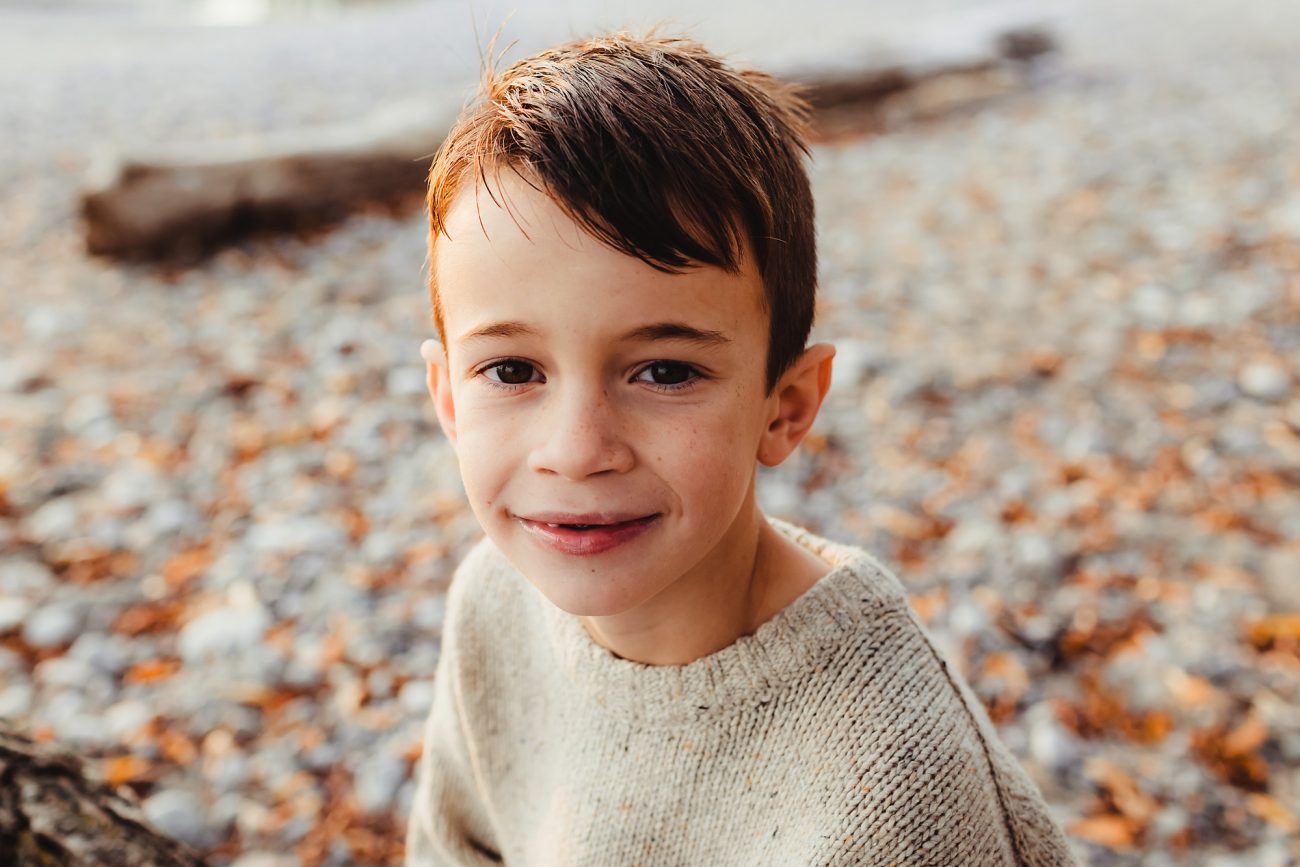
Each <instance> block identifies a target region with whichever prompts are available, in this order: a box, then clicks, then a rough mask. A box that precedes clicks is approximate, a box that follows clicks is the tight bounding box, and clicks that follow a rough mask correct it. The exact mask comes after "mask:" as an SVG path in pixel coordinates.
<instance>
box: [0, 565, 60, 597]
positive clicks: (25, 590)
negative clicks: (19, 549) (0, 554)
mask: <svg viewBox="0 0 1300 867" xmlns="http://www.w3.org/2000/svg"><path fill="white" fill-rule="evenodd" d="M53 582H55V573H53V572H51V571H49V568H48V567H47V565H45V564H44V563H38V562H36V560H30V559H27V558H18V556H16V558H8V559H4V560H0V593H6V594H12V595H31V594H34V593H35V594H44V593H48V591H49V586H51V585H52V584H53Z"/></svg>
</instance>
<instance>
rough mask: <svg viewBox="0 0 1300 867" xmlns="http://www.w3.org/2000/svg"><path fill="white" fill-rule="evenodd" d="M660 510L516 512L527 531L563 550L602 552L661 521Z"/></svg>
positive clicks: (537, 538)
mask: <svg viewBox="0 0 1300 867" xmlns="http://www.w3.org/2000/svg"><path fill="white" fill-rule="evenodd" d="M659 517H660V514H659V513H658V512H655V513H653V514H650V515H635V514H632V513H611V512H583V513H577V512H535V513H533V514H531V515H528V516H526V517H525V516H523V515H515V520H517V521H518V522H519V524H520V526H522V527H523V528H524V529H525V530H527V531H528V534H529V535H530V536H532V537H533V538H534V539H535V540H536V541H538V542H540V543H541V544H543V545H544V546H546V547H547V548H550V549H552V550H555V551H559V552H560V553H562V554H573V555H578V556H586V555H590V554H600V553H602V552H604V551H608V550H610V549H611V548H616V547H618V546H619V545H622V544H624V543H625V542H630V541H632V540H633V539H635V538H636V537H637V536H640V535H641V534H642V533H644V532H646V531H647V530H649V529H650V528H651V527H653V526H654V525H655V524H656V523H658V521H659Z"/></svg>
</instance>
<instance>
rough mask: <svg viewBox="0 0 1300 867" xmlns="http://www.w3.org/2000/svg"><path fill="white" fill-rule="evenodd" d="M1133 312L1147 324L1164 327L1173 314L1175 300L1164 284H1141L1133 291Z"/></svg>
mask: <svg viewBox="0 0 1300 867" xmlns="http://www.w3.org/2000/svg"><path fill="white" fill-rule="evenodd" d="M1132 306H1133V312H1134V313H1136V314H1137V315H1138V318H1139V319H1141V320H1143V321H1144V322H1145V324H1147V325H1150V326H1153V327H1163V326H1165V325H1168V324H1169V319H1170V317H1171V316H1172V315H1173V311H1174V302H1173V298H1172V297H1171V296H1170V294H1169V290H1168V289H1166V288H1164V287H1163V286H1140V287H1138V289H1137V290H1136V291H1135V292H1134V293H1133V300H1132Z"/></svg>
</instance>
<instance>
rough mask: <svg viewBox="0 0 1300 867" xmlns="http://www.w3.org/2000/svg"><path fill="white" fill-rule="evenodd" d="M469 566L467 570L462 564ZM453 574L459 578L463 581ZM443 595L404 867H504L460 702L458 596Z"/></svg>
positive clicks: (454, 581) (477, 758)
mask: <svg viewBox="0 0 1300 867" xmlns="http://www.w3.org/2000/svg"><path fill="white" fill-rule="evenodd" d="M466 565H468V564H466ZM464 571H465V570H463V569H462V570H458V578H460V579H461V582H462V583H464V579H465V578H466V577H468V576H464V575H462V574H461V573H462V572H464ZM452 584H453V589H452V591H450V592H449V593H448V603H447V615H446V619H445V622H444V628H443V649H442V655H441V656H440V657H439V659H438V665H437V669H436V671H435V672H434V684H433V686H434V696H433V704H432V706H431V708H430V711H429V717H428V721H427V722H426V724H425V730H424V751H423V753H422V755H421V756H420V763H419V769H418V772H417V776H416V791H415V797H414V799H413V800H412V804H411V814H410V818H409V821H408V823H407V830H406V858H405V865H406V867H481V865H488V864H502V863H504V861H503V859H502V856H501V854H500V846H499V844H498V843H497V840H496V834H495V832H494V823H493V822H492V817H491V809H490V805H489V803H488V800H487V799H486V797H485V796H484V790H483V785H482V777H481V775H480V765H479V757H478V756H477V755H476V753H475V751H474V742H473V738H472V736H471V734H470V732H469V731H468V727H467V724H466V717H465V711H464V703H463V701H462V698H461V690H460V684H459V682H458V675H459V672H458V671H457V668H458V666H457V665H456V656H457V653H458V651H459V647H458V645H457V640H456V638H457V635H456V634H457V631H458V630H457V627H458V623H457V621H458V620H459V618H460V609H461V605H460V599H459V598H458V597H459V596H460V595H461V594H460V593H457V592H456V590H457V589H458V588H456V587H455V585H456V579H453V582H452Z"/></svg>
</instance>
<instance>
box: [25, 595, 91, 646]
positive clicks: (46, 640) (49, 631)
mask: <svg viewBox="0 0 1300 867" xmlns="http://www.w3.org/2000/svg"><path fill="white" fill-rule="evenodd" d="M81 620H82V619H81V616H80V615H79V614H78V613H77V611H76V610H75V609H73V608H72V607H71V606H69V605H63V604H60V603H52V604H50V605H46V606H43V607H41V608H38V609H36V611H34V612H32V615H31V616H30V617H29V618H27V622H26V623H24V624H23V640H24V641H26V642H27V643H28V644H30V645H31V646H32V647H61V646H63V645H65V644H68V643H69V642H71V641H72V639H74V638H76V636H77V632H78V631H80V629H81Z"/></svg>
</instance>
